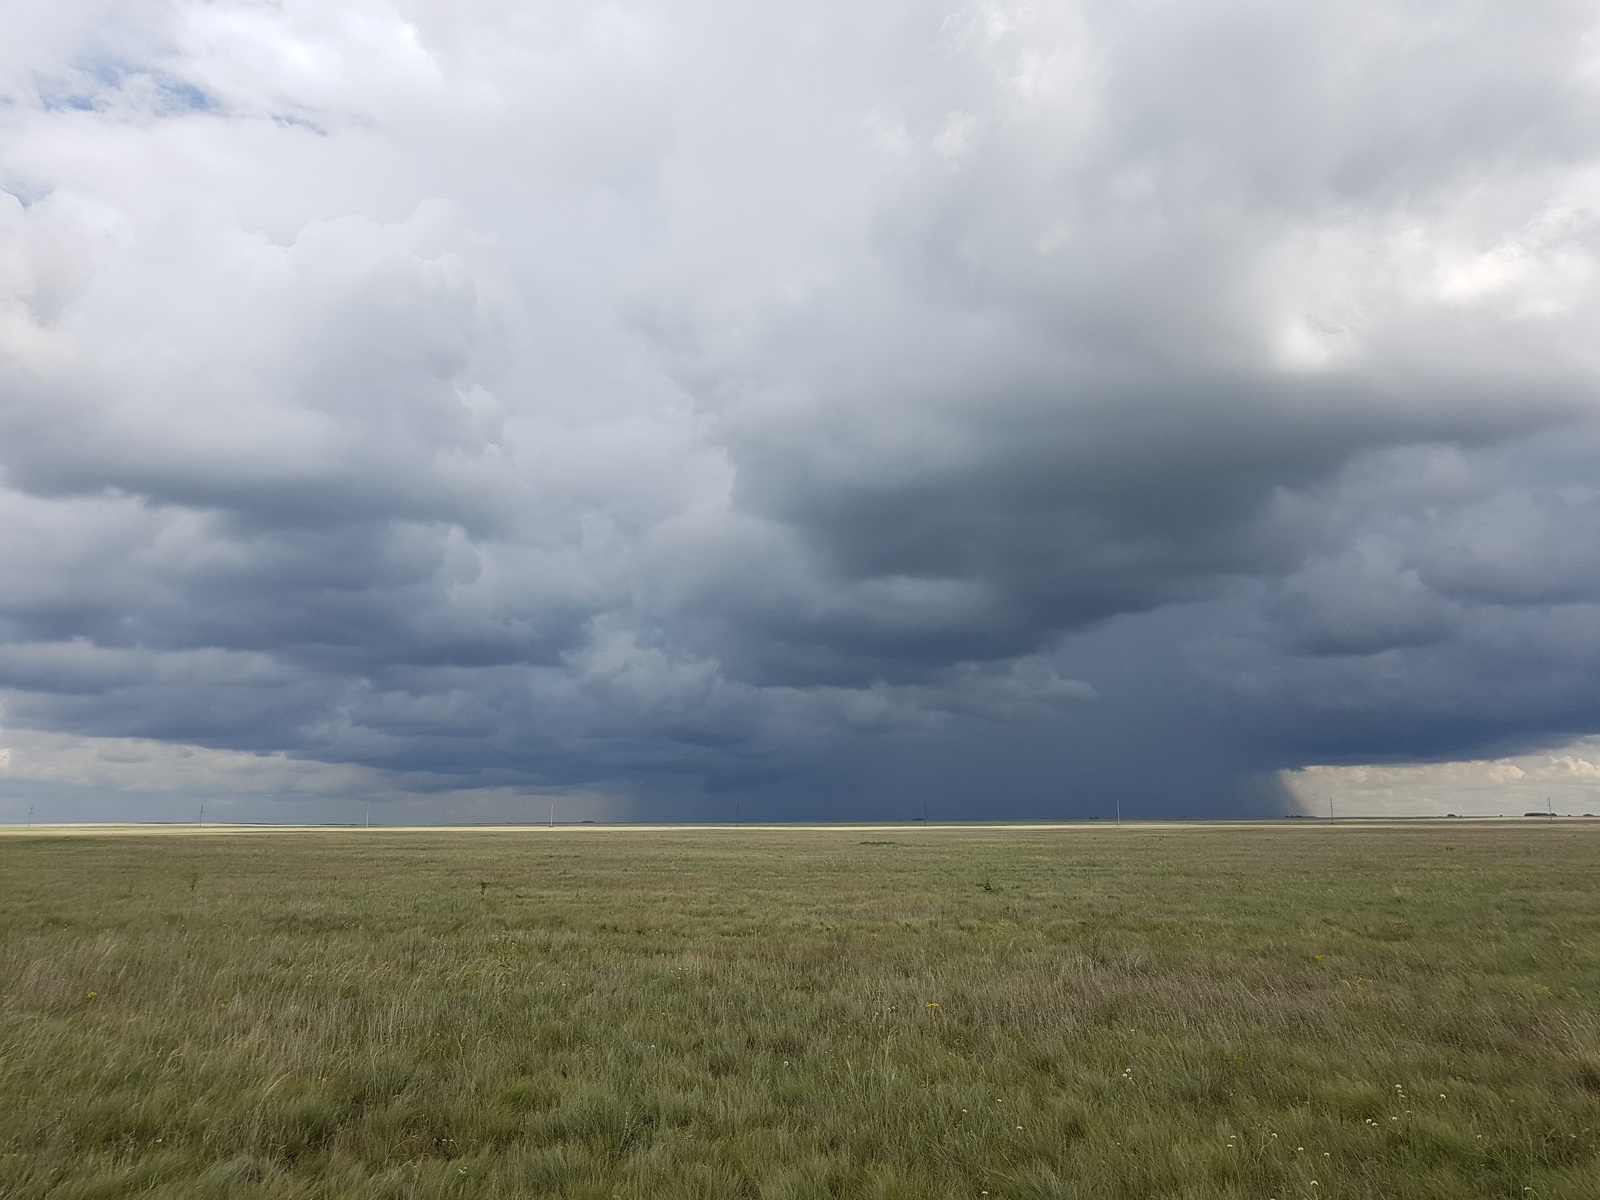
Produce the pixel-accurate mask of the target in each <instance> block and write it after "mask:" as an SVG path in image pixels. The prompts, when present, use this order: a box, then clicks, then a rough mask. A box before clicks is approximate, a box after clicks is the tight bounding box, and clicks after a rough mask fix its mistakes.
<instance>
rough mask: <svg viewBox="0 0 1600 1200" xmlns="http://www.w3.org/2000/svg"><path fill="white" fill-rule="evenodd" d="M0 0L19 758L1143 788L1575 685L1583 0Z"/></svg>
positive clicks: (9, 651) (1336, 754) (260, 784)
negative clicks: (102, 756)
mask: <svg viewBox="0 0 1600 1200" xmlns="http://www.w3.org/2000/svg"><path fill="white" fill-rule="evenodd" d="M29 20H30V21H31V22H32V24H31V26H30V27H24V28H22V29H21V33H22V34H23V36H19V37H18V38H16V39H15V40H14V42H13V44H12V45H10V46H9V47H8V48H6V49H4V50H0V90H3V91H4V93H5V96H6V100H7V105H6V107H5V108H4V110H3V111H0V136H3V143H0V183H4V185H5V187H6V189H7V190H8V192H9V193H10V197H11V198H8V197H4V196H0V282H3V289H0V472H3V484H4V486H3V488H0V517H3V521H0V554H3V556H4V561H5V563H6V565H7V569H6V571H5V573H4V576H3V577H0V685H3V686H4V688H5V689H6V690H7V691H6V694H7V700H6V708H5V711H4V723H5V725H6V727H7V728H8V729H10V730H12V731H17V732H16V733H15V736H14V737H13V740H14V741H17V744H18V746H19V747H22V746H24V743H26V747H25V748H22V749H18V750H17V752H16V754H15V755H14V756H13V762H12V773H13V776H14V777H16V778H21V777H24V776H25V777H26V778H27V779H35V780H37V779H45V778H50V779H61V780H67V779H69V778H70V779H76V780H79V781H80V783H81V786H83V787H86V788H91V787H92V788H102V789H104V788H106V787H108V786H112V785H108V784H106V782H105V780H106V779H107V778H110V776H108V775H107V774H106V771H107V770H109V768H106V769H104V770H102V769H101V768H100V767H95V768H94V769H92V770H91V769H89V768H87V767H82V766H81V763H80V764H79V766H77V767H71V769H70V770H69V765H70V763H71V762H77V761H78V760H77V759H74V758H73V757H72V756H73V755H75V754H77V755H80V757H81V755H83V754H91V752H92V747H93V746H94V745H98V744H99V743H94V742H93V741H92V739H95V738H100V739H107V738H110V739H134V741H129V742H126V743H124V742H121V741H119V742H117V743H116V744H117V745H118V746H124V745H135V744H139V745H143V744H146V743H148V744H149V745H152V746H175V747H184V746H197V747H210V748H212V749H213V750H214V751H216V752H217V753H216V754H212V755H211V756H210V757H207V756H206V755H201V756H200V758H198V759H194V760H193V762H191V763H190V765H187V766H185V765H183V764H182V763H179V761H178V760H177V759H174V758H171V757H170V756H166V755H165V752H160V753H157V752H155V751H152V752H151V753H150V755H149V756H148V758H149V762H150V763H151V764H153V765H151V766H150V767H149V768H148V772H147V774H148V780H158V777H160V772H162V771H180V768H181V772H180V773H183V772H186V773H184V774H182V777H183V779H184V780H186V781H187V782H185V783H184V784H183V786H184V787H190V788H198V787H201V786H203V785H202V783H201V782H197V780H200V779H201V774H200V773H202V772H203V771H210V772H213V775H214V776H215V778H216V779H221V778H222V777H223V776H225V775H227V773H228V772H229V771H237V772H239V773H241V777H242V778H245V777H247V778H248V779H249V780H250V781H251V782H250V783H249V785H248V786H249V787H250V788H254V789H256V791H258V792H260V791H263V789H268V788H269V787H279V786H280V785H281V787H282V788H284V789H286V790H288V791H290V792H295V793H296V794H299V791H305V790H310V791H312V792H318V791H319V789H320V792H319V794H324V793H325V794H328V795H353V794H356V793H360V794H363V795H365V794H375V795H382V794H390V793H407V792H448V793H449V795H450V797H451V798H450V799H449V800H448V801H441V802H440V803H441V804H442V805H443V807H442V808H441V810H440V812H441V815H443V813H444V812H445V811H446V810H448V809H449V807H450V805H455V804H460V803H464V801H463V800H462V796H463V795H464V794H465V793H463V792H462V791H461V789H471V788H474V787H482V788H491V789H510V791H508V792H506V793H505V794H506V795H514V794H516V792H517V789H523V790H527V789H537V788H545V787H567V788H572V787H585V788H592V789H597V790H598V792H605V793H607V794H611V795H615V796H621V797H624V798H625V799H626V802H627V804H629V805H632V806H633V807H631V808H629V809H628V810H627V811H631V812H636V813H644V812H652V811H656V812H671V813H673V814H675V815H688V814H691V813H693V812H696V811H708V810H707V809H705V808H704V807H703V806H704V805H707V804H712V805H715V804H719V803H721V800H718V799H717V798H718V797H737V796H751V795H754V794H759V795H760V796H764V797H766V799H765V801H763V803H765V804H767V805H768V806H769V808H768V811H772V812H780V811H781V812H783V813H785V814H786V815H806V814H807V813H814V814H816V815H849V814H850V813H852V812H865V811H867V810H869V809H870V810H874V811H896V812H901V813H902V815H915V812H916V808H917V805H919V804H921V803H924V802H927V801H928V800H929V798H930V797H931V798H932V800H933V802H936V803H937V804H938V805H942V806H944V815H958V814H967V815H978V814H982V813H986V812H1020V811H1027V812H1033V813H1036V814H1038V815H1060V814H1061V813H1063V812H1068V811H1088V810H1089V809H1091V808H1094V807H1095V806H1100V807H1102V808H1103V807H1104V803H1105V802H1106V801H1107V799H1108V798H1114V797H1116V796H1118V795H1122V796H1127V797H1130V798H1134V797H1137V798H1141V799H1142V802H1143V803H1144V804H1145V806H1146V810H1147V811H1150V812H1156V811H1161V812H1167V811H1171V812H1172V813H1173V814H1174V815H1177V814H1179V813H1181V812H1187V811H1191V810H1193V811H1268V810H1270V809H1271V808H1272V806H1273V805H1275V804H1280V803H1282V802H1283V797H1282V796H1281V795H1279V794H1277V793H1275V792H1273V790H1272V788H1271V786H1270V783H1268V782H1263V780H1265V779H1268V778H1269V777H1270V774H1271V772H1273V771H1275V770H1277V769H1279V768H1283V767H1293V766H1297V765H1300V764H1302V763H1304V762H1306V761H1309V760H1311V759H1315V758H1318V757H1319V756H1320V757H1322V758H1328V759H1338V760H1358V759H1360V758H1361V757H1362V756H1363V755H1394V756H1406V755H1410V756H1413V757H1426V756H1430V755H1438V754H1447V753H1448V754H1453V753H1464V754H1465V753H1477V752H1479V751H1480V750H1483V749H1485V748H1489V747H1494V746H1500V745H1513V744H1514V745H1520V746H1532V745H1535V744H1537V743H1539V742H1540V739H1546V740H1548V739H1550V738H1554V737H1559V736H1562V735H1566V734H1571V733H1580V732H1592V731H1594V730H1595V729H1596V728H1600V724H1597V719H1600V706H1597V703H1596V700H1597V697H1596V693H1595V689H1594V686H1593V685H1592V683H1591V682H1590V681H1591V680H1593V679H1595V678H1600V675H1597V674H1596V672H1595V671H1594V670H1593V669H1592V668H1593V667H1594V666H1595V665H1596V664H1595V656H1596V655H1597V654H1600V643H1596V640H1595V637H1594V635H1593V634H1592V632H1591V630H1592V629H1594V628H1596V627H1597V626H1595V625H1594V623H1593V621H1592V617H1593V616H1595V615H1600V614H1596V613H1594V612H1593V611H1592V608H1593V605H1594V604H1596V603H1600V599H1597V587H1596V584H1597V580H1600V575H1597V572H1600V559H1597V558H1596V554H1595V549H1594V547H1595V545H1596V544H1597V543H1596V541H1595V537H1594V534H1595V533H1596V532H1597V526H1600V515H1597V512H1600V510H1597V509H1596V506H1595V502H1594V497H1593V489H1592V488H1591V486H1590V484H1589V483H1588V481H1589V480H1591V479H1593V478H1594V475H1595V467H1596V466H1597V465H1600V443H1597V442H1596V440H1595V439H1594V438H1593V436H1592V435H1591V434H1590V433H1588V432H1586V431H1587V430H1589V429H1590V428H1591V426H1590V424H1589V422H1590V421H1591V420H1592V415H1593V413H1594V409H1595V405H1594V397H1595V383H1596V374H1597V365H1600V364H1597V363H1596V360H1595V358H1594V355H1593V352H1592V349H1591V347H1592V344H1593V331H1594V328H1595V318H1596V307H1595V306H1596V287H1595V282H1594V280H1595V277H1596V274H1595V272H1596V265H1597V262H1596V259H1597V254H1596V251H1597V229H1600V225H1597V222H1600V193H1597V185H1596V179H1597V178H1600V162H1597V161H1596V155H1595V151H1594V147H1595V146H1596V145H1597V144H1600V142H1597V140H1596V135H1597V134H1600V58H1597V57H1596V53H1595V49H1594V47H1595V29H1594V19H1593V14H1592V11H1591V10H1590V9H1589V8H1588V6H1585V5H1581V4H1563V3H1549V4H1534V5H1522V6H1517V7H1516V8H1514V9H1513V8H1510V7H1504V8H1493V7H1477V8H1466V9H1464V8H1462V7H1460V6H1457V5H1442V4H1437V5H1436V4H1424V3H1415V4H1404V5H1393V4H1382V5H1379V4H1372V5H1363V4H1356V5H1351V4H1333V3H1329V4H1312V5H1303V6H1299V7H1297V8H1295V9H1294V10H1292V11H1291V10H1288V9H1284V8H1283V7H1282V6H1276V5H1267V4H1252V3H1238V2H1232V3H1211V4H1151V5H1123V6H1112V5H1101V4H1081V5H1056V6H1042V7H1039V6H1031V5H1026V4H1000V3H975V4H949V5H942V6H937V5H922V4H892V3H885V4H878V5H868V6H864V7H863V6H861V5H849V6H845V5H838V6H830V5H820V6H818V5H808V6H803V7H800V6H796V7H794V8H792V9H789V10H767V11H763V12H760V13H757V12H754V11H750V10H747V9H745V8H742V7H739V6H721V5H717V4H684V5H678V6H672V7H670V8H661V7H659V6H630V5H625V4H624V5H613V6H600V7H596V6H589V5H560V4H551V5H545V6H542V7H536V8H531V9H519V10H516V11H511V10H504V11H503V10H501V9H500V8H497V7H495V6H493V5H489V4H483V5H465V6H462V5H448V6H444V5H440V6H435V5H431V4H422V3H417V4H397V5H390V4H383V3H376V2H374V3H354V2H352V3H350V4H336V5H297V4H288V5H276V6H265V5H256V4H251V3H244V2H242V0H241V2H239V3H228V4H209V5H191V4H185V3H176V4H156V3H151V4H112V5H108V6H100V7H91V6H83V7H81V8H74V7H73V6H71V5H65V6H59V8H53V9H52V11H51V12H50V13H48V14H36V15H34V16H32V17H30V18H29ZM63 97H67V98H68V99H66V100H63V99H62V98H63ZM1575 431H1583V432H1575ZM1591 643H1594V644H1591ZM28 731H32V732H31V733H30V732H28ZM24 734H26V735H27V736H26V737H24ZM28 737H31V738H32V739H33V740H32V741H27V738H28ZM70 737H88V738H90V739H91V741H90V742H85V743H82V746H87V747H89V749H83V748H82V747H81V746H80V747H79V748H78V749H74V748H73V747H74V746H78V743H70V744H69V742H67V741H63V740H61V739H63V738H70ZM19 739H20V740H19ZM50 739H55V740H50ZM141 739H142V741H141ZM107 744H109V743H107ZM233 751H237V752H248V754H250V755H261V754H267V753H271V752H285V753H286V754H287V755H288V756H290V757H289V758H288V759H283V760H279V759H273V760H270V763H269V766H270V769H267V768H260V769H258V767H260V762H261V761H265V760H258V759H253V758H244V757H236V758H233V759H230V758H227V757H226V752H233ZM117 753H118V754H123V753H124V751H123V750H118V751H117ZM128 753H131V751H128ZM185 753H188V751H185ZM51 755H54V756H56V758H55V759H52V758H51V757H50V756H51ZM218 755H221V756H220V757H219V756H218ZM30 756H31V757H30ZM57 760H59V762H60V763H62V764H69V765H63V766H60V767H59V769H58V768H57V767H51V766H50V765H49V763H50V762H55V761H57ZM97 761H98V760H97ZM184 761H185V762H189V760H184ZM293 761H298V762H301V763H304V764H308V765H307V766H306V767H305V771H304V772H302V773H301V774H299V775H295V774H294V773H293V772H288V773H287V774H286V773H285V772H286V771H287V770H288V769H287V768H284V767H281V766H279V765H275V764H279V763H280V762H293ZM195 763H198V764H200V765H194V764H195ZM29 764H32V765H29ZM230 764H232V765H231V766H230ZM317 764H326V765H327V771H326V772H325V773H323V774H317V773H316V771H318V770H322V767H320V766H317ZM340 764H343V765H342V766H341V765H340ZM313 768H315V770H313ZM52 771H55V772H56V774H53V775H52V774H51V772H52ZM29 772H32V774H29ZM74 772H76V774H74ZM306 772H310V773H306ZM351 772H354V774H352V773H351ZM363 772H364V773H363ZM130 778H131V776H130ZM141 778H144V777H141ZM174 778H177V776H174ZM205 778H212V776H205ZM17 786H21V785H20V784H17ZM74 786H77V785H74ZM130 786H131V785H130ZM138 786H141V787H143V786H147V784H140V785H138ZM148 786H149V787H152V788H153V787H156V786H157V783H154V782H148ZM174 786H177V785H176V784H174ZM217 786H222V785H221V784H218V785H217ZM297 789H298V790H297ZM385 789H388V792H385ZM824 793H825V794H826V797H827V798H826V799H825V800H824V799H821V798H819V797H821V796H822V795H823V794H824ZM541 794H542V793H541ZM652 797H654V800H652V799H651V798H652ZM619 802H620V801H619ZM652 803H653V804H654V805H655V806H656V807H655V808H651V807H650V805H651V804H652ZM697 806H701V807H698V808H697ZM751 815H754V814H753V813H752V814H751Z"/></svg>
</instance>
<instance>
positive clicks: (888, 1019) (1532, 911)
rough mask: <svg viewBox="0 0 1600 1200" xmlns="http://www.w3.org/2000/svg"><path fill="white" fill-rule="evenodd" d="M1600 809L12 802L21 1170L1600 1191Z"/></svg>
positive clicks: (6, 1083)
mask: <svg viewBox="0 0 1600 1200" xmlns="http://www.w3.org/2000/svg"><path fill="white" fill-rule="evenodd" d="M1597 850H1600V823H1591V824H1587V825H1586V824H1583V823H1570V824H1562V823H1559V822H1558V823H1553V824H1535V823H1529V824H1526V825H1517V824H1498V825H1487V824H1484V825H1480V824H1450V825H1446V824H1443V823H1440V824H1433V825H1426V826H1422V825H1418V826H1392V827H1381V826H1374V827H1358V826H1349V827H1343V828H1333V827H1328V826H1323V825H1318V826H1311V825H1299V824H1294V825H1289V824H1285V825H1283V826H1239V827H1231V828H1216V829H1208V828H1184V829H1175V828H1172V827H1162V826H1147V827H1125V828H1121V829H1117V828H1107V827H1100V828H1095V827H1081V828H1076V829H1065V830H1062V829H1052V830H1005V829H986V828H972V829H964V830H941V829H919V828H911V829H899V830H894V831H889V832H885V831H881V830H833V831H807V830H800V831H771V830H746V831H732V830H721V831H678V832H674V831H649V832H628V831H601V830H584V831H578V830H558V831H554V832H551V831H548V830H539V829H532V830H527V831H520V832H511V833H508V832H498V833H490V832H451V833H421V832H412V833H404V834H401V833H392V832H380V831H377V830H373V831H371V832H365V831H349V832H322V833H312V834H308V833H297V834H279V835H262V834H257V835H248V836H244V835H236V834H229V833H222V832H218V833H216V834H214V835H210V836H206V837H185V836H176V835H166V834H163V835H150V834H149V833H146V834H145V835H144V836H139V837H108V836H90V837H83V836H78V837H62V836H50V835H35V836H30V837H14V838H8V839H0V913H3V916H0V1111H4V1112H5V1113H6V1114H7V1119H6V1122H5V1125H4V1127H3V1128H0V1194H3V1195H6V1196H17V1197H24V1196H26V1197H33V1196H46V1195H48V1196H52V1197H63V1198H66V1197H91V1196H107V1197H109V1196H126V1195H138V1194H141V1193H148V1194H151V1195H160V1196H175V1197H186V1196H249V1197H302V1196H303V1197H311V1196H351V1197H380V1196H396V1197H399V1196H447V1195H448V1196H496V1197H501V1196H504V1197H512V1196H578V1197H597V1198H598V1197H612V1196H622V1197H675V1196H705V1197H724V1196H741V1195H743V1196H764V1197H765V1196H771V1197H805V1196H818V1197H820V1196H881V1197H907V1198H911V1197H916V1198H919V1200H920V1198H924V1197H945V1196H951V1197H954V1196H962V1197H978V1196H982V1195H984V1194H985V1193H987V1194H988V1195H990V1196H994V1197H1001V1196H1010V1197H1022V1196H1030V1197H1031V1196H1083V1197H1090V1196H1093V1197H1108V1196H1109V1197H1118V1196H1122V1197H1147V1196H1174V1197H1196V1198H1198V1197H1261V1198H1270V1197H1276V1198H1278V1200H1287V1198H1289V1197H1313V1196H1314V1197H1323V1198H1328V1200H1335V1198H1342V1197H1358V1196H1359V1197H1368V1196H1371V1197H1378V1196H1384V1197H1402V1196H1403V1197H1447V1196H1448V1197H1466V1196H1508V1197H1521V1198H1524V1200H1526V1198H1527V1197H1530V1196H1537V1197H1556V1196H1594V1195H1600V1184H1597V1182H1596V1181H1597V1178H1600V1149H1597V1145H1600V872H1597V871H1596V866H1597V861H1596V860H1597V856H1596V851H1597Z"/></svg>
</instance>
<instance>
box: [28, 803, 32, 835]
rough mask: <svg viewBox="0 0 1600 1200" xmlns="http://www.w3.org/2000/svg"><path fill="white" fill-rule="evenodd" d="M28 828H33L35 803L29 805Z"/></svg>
mask: <svg viewBox="0 0 1600 1200" xmlns="http://www.w3.org/2000/svg"><path fill="white" fill-rule="evenodd" d="M28 828H29V829H32V828H33V805H31V804H30V805H28Z"/></svg>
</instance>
